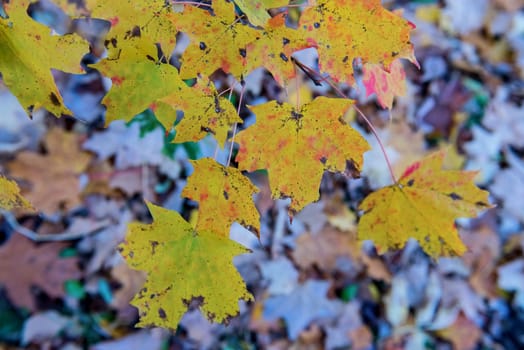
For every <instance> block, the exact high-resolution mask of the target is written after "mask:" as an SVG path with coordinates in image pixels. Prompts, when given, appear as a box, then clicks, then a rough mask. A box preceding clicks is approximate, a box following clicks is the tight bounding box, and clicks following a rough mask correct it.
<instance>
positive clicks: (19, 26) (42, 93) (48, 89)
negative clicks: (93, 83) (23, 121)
mask: <svg viewBox="0 0 524 350" xmlns="http://www.w3.org/2000/svg"><path fill="white" fill-rule="evenodd" d="M30 3H31V1H29V0H25V1H24V0H17V1H11V2H10V3H5V2H4V8H5V10H6V13H7V15H8V16H9V17H8V18H2V17H0V72H1V73H2V79H3V80H4V82H5V84H6V85H7V87H9V89H10V90H11V92H12V93H13V94H14V95H15V96H16V97H17V99H18V101H19V102H20V104H21V105H22V106H23V107H24V109H25V110H26V111H27V112H28V113H30V112H31V111H32V110H33V109H38V108H40V107H43V108H45V109H47V110H48V111H49V112H51V113H53V114H54V115H56V116H60V115H61V114H71V111H69V109H67V107H66V106H64V101H63V99H62V96H61V95H60V92H59V91H58V89H57V87H56V85H55V82H54V79H53V75H52V74H51V69H57V70H61V71H64V72H68V73H82V72H83V69H82V67H81V66H80V61H81V59H82V57H83V56H84V55H85V54H86V53H88V52H89V44H88V43H87V42H86V41H84V40H83V39H82V38H80V37H79V36H77V35H73V34H71V35H63V36H58V35H51V29H50V28H48V27H46V26H45V25H43V24H40V23H38V22H36V21H34V20H33V19H32V18H31V17H29V15H28V14H27V7H28V6H29V4H30ZM64 52H67V54H64Z"/></svg>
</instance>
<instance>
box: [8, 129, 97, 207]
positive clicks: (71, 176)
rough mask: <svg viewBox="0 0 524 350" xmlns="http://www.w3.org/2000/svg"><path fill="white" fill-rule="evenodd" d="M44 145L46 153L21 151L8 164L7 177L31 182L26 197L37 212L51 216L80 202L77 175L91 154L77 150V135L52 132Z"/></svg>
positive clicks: (53, 130)
mask: <svg viewBox="0 0 524 350" xmlns="http://www.w3.org/2000/svg"><path fill="white" fill-rule="evenodd" d="M44 145H45V149H46V151H47V152H46V154H43V155H42V154H38V153H35V152H30V151H23V152H20V153H19V154H18V155H17V157H16V159H15V160H14V161H12V162H11V163H9V164H8V169H9V171H10V174H11V175H12V176H14V177H17V178H20V179H24V180H27V181H29V182H31V184H32V186H31V190H30V191H27V193H25V194H24V195H25V197H26V198H27V199H28V200H29V201H30V202H31V203H33V205H34V206H35V208H36V209H37V210H41V211H43V212H47V213H52V212H54V211H56V210H57V209H70V208H72V207H74V206H76V205H78V204H79V203H80V200H79V196H78V194H79V190H80V183H79V180H78V175H79V174H80V173H81V172H82V171H84V170H85V168H86V166H87V164H88V163H89V160H90V158H91V155H90V154H88V153H86V152H82V151H81V150H80V148H79V144H78V138H77V135H75V134H73V133H68V132H65V131H63V130H62V129H58V128H55V129H51V130H49V132H48V133H47V135H46V137H45V140H44Z"/></svg>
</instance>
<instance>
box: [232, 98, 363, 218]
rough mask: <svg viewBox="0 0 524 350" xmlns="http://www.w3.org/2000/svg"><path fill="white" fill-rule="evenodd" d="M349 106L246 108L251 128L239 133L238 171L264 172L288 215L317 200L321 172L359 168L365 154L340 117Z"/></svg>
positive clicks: (324, 101) (327, 101)
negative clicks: (287, 205)
mask: <svg viewBox="0 0 524 350" xmlns="http://www.w3.org/2000/svg"><path fill="white" fill-rule="evenodd" d="M352 103H353V102H352V101H350V100H345V99H334V98H326V97H317V98H316V99H315V100H313V102H311V103H308V104H305V105H303V106H302V107H301V108H300V109H296V108H294V107H293V106H292V105H290V104H288V103H282V104H281V103H278V102H276V101H271V102H268V103H265V104H262V105H259V106H254V107H250V108H251V110H252V111H253V113H255V115H256V117H257V122H256V123H255V125H253V126H251V127H249V128H248V129H246V130H245V131H243V132H241V133H239V135H238V136H237V137H236V139H235V141H236V142H238V144H239V145H240V149H239V151H238V154H237V157H236V160H237V162H238V166H239V169H241V170H247V171H254V170H257V169H267V171H268V173H269V185H270V187H271V191H272V196H273V197H274V198H281V197H291V206H290V212H291V213H293V212H296V211H299V210H300V209H302V208H303V207H304V206H305V205H306V204H308V203H311V202H313V201H315V200H317V199H318V198H319V192H318V189H319V186H320V181H321V179H322V174H323V173H324V171H325V170H329V171H332V172H343V171H345V170H346V169H347V167H348V165H350V166H351V167H354V168H356V169H357V170H358V169H360V167H361V164H362V155H363V153H364V152H365V151H367V150H368V149H369V145H368V143H367V142H366V141H365V140H364V138H363V137H362V136H361V135H360V134H359V133H358V132H357V131H356V130H354V129H353V128H351V127H350V126H349V125H347V123H345V122H344V121H343V120H342V116H343V115H344V113H345V112H346V111H347V110H348V108H349V107H350V106H351V104H352Z"/></svg>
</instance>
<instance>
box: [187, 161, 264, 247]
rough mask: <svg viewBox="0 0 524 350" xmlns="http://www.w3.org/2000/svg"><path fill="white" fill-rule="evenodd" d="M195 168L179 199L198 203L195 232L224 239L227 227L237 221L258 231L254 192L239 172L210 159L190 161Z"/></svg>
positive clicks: (258, 219) (252, 187)
mask: <svg viewBox="0 0 524 350" xmlns="http://www.w3.org/2000/svg"><path fill="white" fill-rule="evenodd" d="M191 164H192V165H193V167H194V168H195V170H194V172H193V174H191V176H190V177H189V178H188V179H187V184H186V187H185V188H184V191H182V196H184V197H187V198H190V199H193V200H195V201H197V202H198V205H199V210H198V221H197V224H196V229H197V231H213V232H216V233H217V234H219V235H222V236H225V237H228V236H229V230H230V228H231V224H232V223H233V222H235V221H236V222H238V223H240V224H241V225H243V226H245V227H247V228H248V229H250V230H252V231H254V232H255V233H256V234H257V236H258V233H259V231H260V215H259V214H258V211H257V208H256V207H255V204H254V202H253V194H254V193H256V192H258V188H256V187H255V186H254V185H253V184H252V183H251V182H250V181H249V179H248V178H247V177H245V176H244V175H242V173H241V172H240V170H238V169H236V168H232V167H225V166H223V165H221V164H219V163H217V162H216V161H215V160H213V159H211V158H203V159H199V160H196V161H191Z"/></svg>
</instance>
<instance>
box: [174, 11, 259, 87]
mask: <svg viewBox="0 0 524 350" xmlns="http://www.w3.org/2000/svg"><path fill="white" fill-rule="evenodd" d="M234 6H235V5H234V4H233V3H229V2H226V1H214V2H213V14H211V13H210V12H209V11H207V10H206V9H201V8H196V7H193V6H187V5H186V6H184V12H183V13H180V14H179V16H178V17H176V18H175V19H174V21H175V22H174V23H175V25H176V26H177V29H178V30H179V31H182V32H184V33H186V34H187V35H188V36H189V38H190V40H191V43H190V44H189V46H188V47H187V49H186V51H185V52H184V54H183V56H182V58H181V59H180V60H181V62H182V66H181V68H180V76H181V77H182V79H188V78H194V77H196V76H198V74H201V75H203V76H209V75H210V74H212V73H213V72H214V71H215V70H217V69H219V68H221V69H222V70H223V71H224V72H226V73H231V74H233V75H234V76H235V77H237V78H238V77H241V76H242V75H244V76H245V75H246V73H247V70H246V65H247V58H246V55H247V53H246V46H247V44H248V43H249V42H251V41H252V40H254V38H256V37H257V34H258V31H257V30H255V29H254V28H251V27H249V26H247V25H244V24H242V23H239V21H237V20H236V19H235V10H234ZM195 23H198V25H195Z"/></svg>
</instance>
